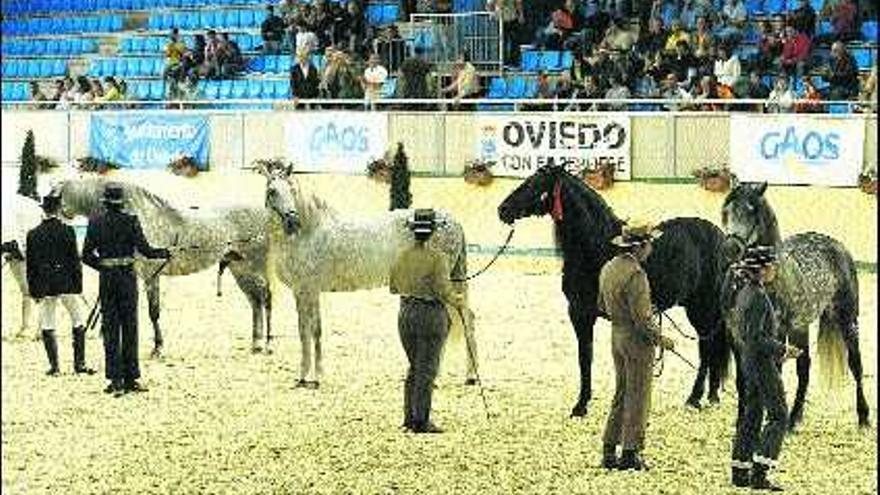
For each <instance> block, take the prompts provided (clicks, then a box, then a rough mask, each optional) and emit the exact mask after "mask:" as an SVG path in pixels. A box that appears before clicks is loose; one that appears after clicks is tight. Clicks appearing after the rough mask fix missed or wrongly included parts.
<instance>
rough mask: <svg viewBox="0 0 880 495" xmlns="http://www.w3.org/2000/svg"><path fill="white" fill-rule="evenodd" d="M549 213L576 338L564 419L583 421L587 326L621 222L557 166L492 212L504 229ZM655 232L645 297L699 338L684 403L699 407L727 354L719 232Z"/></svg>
mask: <svg viewBox="0 0 880 495" xmlns="http://www.w3.org/2000/svg"><path fill="white" fill-rule="evenodd" d="M548 213H549V214H550V215H551V217H552V218H553V221H554V225H555V229H556V231H555V233H556V242H557V246H558V247H560V248H561V250H562V254H563V256H564V261H563V266H562V292H563V293H564V294H565V297H566V298H567V299H568V316H569V318H570V319H571V323H572V325H573V326H574V331H575V334H576V335H577V339H578V361H579V364H580V371H581V390H580V395H579V397H578V401H577V403H576V404H575V405H574V408H573V409H572V412H571V414H572V416H583V415H585V414H586V412H587V405H588V403H589V401H590V399H591V398H592V388H591V379H590V377H591V372H590V367H591V363H592V361H593V325H594V324H595V322H596V318H597V317H598V316H600V315H599V313H598V310H597V306H596V303H597V295H598V288H599V271H600V270H601V268H602V265H604V264H605V262H606V261H608V260H610V259H611V258H612V257H613V256H614V255H615V254H616V252H615V250H614V248H613V246H612V244H611V243H610V241H611V239H612V238H613V237H614V236H616V235H618V234H620V231H621V226H622V225H623V221H622V220H620V219H619V218H617V216H615V215H614V212H613V211H612V210H611V208H610V207H609V206H608V204H607V203H606V202H605V200H603V199H602V197H601V196H600V195H599V194H598V193H596V192H595V191H593V190H592V189H590V188H589V187H588V186H587V185H585V184H584V183H583V181H581V180H579V179H578V178H576V177H575V176H574V175H572V174H570V173H568V172H567V171H566V170H565V169H563V168H562V167H558V166H545V167H542V168H540V169H539V170H538V171H537V172H535V174H534V175H532V176H531V177H529V178H528V179H526V180H525V181H524V182H523V183H522V184H521V185H520V186H519V187H518V188H516V190H514V191H513V192H512V193H510V195H509V196H507V198H505V200H504V201H503V202H502V203H501V205H500V206H499V207H498V217H499V218H500V219H501V221H502V222H504V223H507V224H512V223H513V222H514V221H515V220H517V219H519V218H523V217H527V216H532V215H544V214H548ZM658 228H659V229H660V230H662V231H663V236H662V237H660V238H659V239H658V240H657V241H655V243H654V251H653V254H651V256H650V257H649V258H648V261H647V266H646V271H647V273H648V279H649V281H650V284H651V298H652V300H653V303H654V305H655V306H656V307H657V309H659V310H660V311H663V310H666V309H668V308H670V307H672V306H676V305H680V306H684V308H685V310H686V312H687V316H688V319H689V320H690V322H691V324H692V325H693V326H694V328H696V330H697V333H698V335H699V336H700V337H699V351H700V368H699V371H698V373H697V379H696V381H695V382H694V387H693V389H692V391H691V394H690V397H689V398H688V399H687V403H688V404H689V405H692V406H694V407H699V406H700V400H701V399H702V396H703V392H704V385H705V380H706V374H707V372H708V375H709V394H708V398H709V401H710V402H718V389H719V387H720V385H721V382H722V380H723V378H724V377H725V376H726V372H727V368H728V364H729V361H730V355H731V351H730V342H729V338H728V336H727V332H725V331H724V330H723V320H722V317H721V316H722V315H721V308H720V304H719V302H720V301H719V297H718V296H719V291H720V285H721V281H722V275H723V273H724V270H725V268H726V267H725V266H724V263H723V261H722V257H721V256H720V252H719V249H720V247H721V243H722V242H723V241H724V234H723V233H722V232H721V229H719V228H718V227H716V226H715V225H713V224H712V223H710V222H708V221H706V220H703V219H700V218H674V219H671V220H667V221H665V222H663V223H661V224H660V225H658Z"/></svg>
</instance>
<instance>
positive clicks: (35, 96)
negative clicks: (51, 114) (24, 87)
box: [28, 81, 55, 110]
mask: <svg viewBox="0 0 880 495" xmlns="http://www.w3.org/2000/svg"><path fill="white" fill-rule="evenodd" d="M28 86H30V90H31V97H30V101H39V102H48V101H49V98H48V97H47V96H46V93H43V90H42V89H40V83H38V82H37V81H31V82H30V83H28ZM54 106H55V105H53V104H52V103H40V104H38V105H34V107H33V108H35V109H37V110H46V109H50V108H53V107H54Z"/></svg>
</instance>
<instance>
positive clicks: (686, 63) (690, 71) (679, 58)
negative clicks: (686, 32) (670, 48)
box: [667, 40, 697, 88]
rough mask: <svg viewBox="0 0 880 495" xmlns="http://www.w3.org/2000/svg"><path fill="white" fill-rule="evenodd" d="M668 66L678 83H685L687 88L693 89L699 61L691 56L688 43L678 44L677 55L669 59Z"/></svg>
mask: <svg viewBox="0 0 880 495" xmlns="http://www.w3.org/2000/svg"><path fill="white" fill-rule="evenodd" d="M667 64H668V68H669V69H670V70H671V71H672V72H674V73H675V79H676V81H683V84H684V85H685V87H688V88H689V87H691V84H692V78H693V77H694V76H695V75H696V74H697V59H696V58H695V57H694V56H693V55H692V54H691V50H690V46H689V45H688V43H687V41H683V40H682V41H679V42H678V44H677V45H676V46H675V54H673V55H672V57H670V58H669V60H668V61H667Z"/></svg>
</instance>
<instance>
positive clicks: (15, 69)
mask: <svg viewBox="0 0 880 495" xmlns="http://www.w3.org/2000/svg"><path fill="white" fill-rule="evenodd" d="M3 63H4V64H7V66H6V67H5V68H4V70H3V77H18V74H19V65H18V60H10V61H9V62H3Z"/></svg>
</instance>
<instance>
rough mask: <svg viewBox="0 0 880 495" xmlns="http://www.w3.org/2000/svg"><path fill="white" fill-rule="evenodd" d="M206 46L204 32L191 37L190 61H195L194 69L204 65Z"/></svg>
mask: <svg viewBox="0 0 880 495" xmlns="http://www.w3.org/2000/svg"><path fill="white" fill-rule="evenodd" d="M207 47H208V41H207V39H206V38H205V35H204V34H197V35H195V36H194V37H193V49H192V50H190V53H192V61H193V63H195V69H198V68H200V67H201V66H203V65H205V49H206V48H207Z"/></svg>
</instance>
